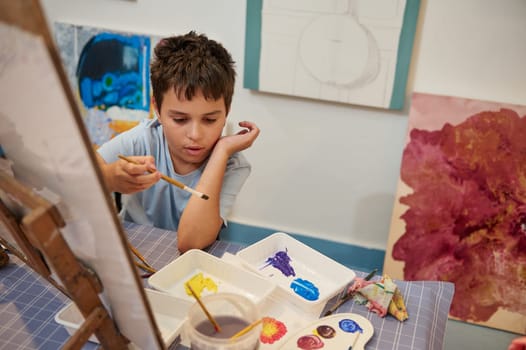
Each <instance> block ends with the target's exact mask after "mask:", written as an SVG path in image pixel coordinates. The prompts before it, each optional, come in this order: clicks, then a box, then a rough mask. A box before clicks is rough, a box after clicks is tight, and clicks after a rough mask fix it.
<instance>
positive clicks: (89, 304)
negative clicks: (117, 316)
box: [0, 171, 128, 349]
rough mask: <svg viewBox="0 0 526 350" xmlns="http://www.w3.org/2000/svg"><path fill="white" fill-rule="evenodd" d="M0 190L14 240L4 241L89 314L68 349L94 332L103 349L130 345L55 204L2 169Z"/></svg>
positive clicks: (0, 214) (2, 214) (0, 216)
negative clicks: (65, 232)
mask: <svg viewBox="0 0 526 350" xmlns="http://www.w3.org/2000/svg"><path fill="white" fill-rule="evenodd" d="M0 190H1V191H2V192H3V193H4V194H5V195H6V198H7V199H6V198H4V199H3V200H2V199H1V198H0V220H1V221H2V222H3V224H4V226H5V228H6V229H7V230H8V232H9V234H10V235H11V236H12V238H13V240H14V242H9V241H7V240H6V239H4V238H1V237H0V243H2V245H4V246H6V247H7V248H8V249H9V251H10V252H12V253H13V254H15V255H16V256H17V257H19V258H20V259H21V260H22V261H24V262H25V263H26V264H27V265H28V266H29V267H31V268H32V269H33V270H35V271H36V272H37V273H39V274H40V275H41V276H42V277H44V278H45V279H46V280H48V281H49V282H50V283H52V284H53V285H54V286H55V287H57V288H58V289H59V290H60V291H62V292H63V293H64V294H65V295H66V296H68V297H69V298H70V299H71V300H73V301H74V302H75V304H76V305H77V307H78V308H79V310H80V312H81V313H82V315H83V316H84V318H85V322H84V323H83V324H82V325H81V327H80V328H79V329H78V330H77V332H76V333H75V334H74V335H73V336H72V337H71V338H70V339H69V340H68V342H67V343H66V344H65V345H64V349H80V348H82V346H83V345H84V344H85V343H86V342H87V341H88V338H89V337H90V336H91V335H92V334H93V333H95V335H96V336H97V338H98V339H99V341H100V343H101V344H102V346H103V347H104V348H105V349H127V342H128V341H127V340H126V339H125V338H124V337H123V336H122V335H121V334H120V333H119V331H118V330H117V328H116V326H115V324H114V322H113V320H112V319H111V317H110V315H109V314H108V312H107V310H106V309H105V308H104V306H103V304H102V302H101V300H100V298H99V296H98V294H99V293H101V292H102V284H101V283H100V282H99V280H98V279H97V277H96V275H95V274H94V273H93V272H92V271H91V270H90V269H88V268H87V267H85V266H83V265H82V264H81V263H80V262H79V261H78V260H77V258H76V257H75V255H74V254H73V252H72V251H71V249H70V248H69V246H68V244H67V242H66V241H65V240H64V238H63V236H62V234H61V233H60V228H62V227H64V225H65V224H64V221H63V219H62V216H61V215H60V213H59V211H58V210H57V208H56V207H55V206H54V205H53V204H52V203H50V202H49V201H47V200H46V199H44V198H43V197H41V196H40V195H37V194H36V193H34V192H33V191H31V190H30V189H28V188H27V187H25V186H24V185H22V184H21V183H20V182H18V181H17V180H15V179H14V178H12V177H11V176H10V175H8V174H6V173H4V172H2V171H0ZM8 200H12V201H13V203H15V204H16V208H13V203H11V204H10V205H9V206H8V204H7V203H5V202H6V201H8ZM54 275H56V277H57V278H58V281H57V280H56V279H55V278H54Z"/></svg>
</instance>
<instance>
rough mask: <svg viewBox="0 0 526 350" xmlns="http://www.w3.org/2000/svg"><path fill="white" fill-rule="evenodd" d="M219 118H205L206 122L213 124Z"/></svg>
mask: <svg viewBox="0 0 526 350" xmlns="http://www.w3.org/2000/svg"><path fill="white" fill-rule="evenodd" d="M216 120H217V118H205V123H208V124H212V123H215V121H216Z"/></svg>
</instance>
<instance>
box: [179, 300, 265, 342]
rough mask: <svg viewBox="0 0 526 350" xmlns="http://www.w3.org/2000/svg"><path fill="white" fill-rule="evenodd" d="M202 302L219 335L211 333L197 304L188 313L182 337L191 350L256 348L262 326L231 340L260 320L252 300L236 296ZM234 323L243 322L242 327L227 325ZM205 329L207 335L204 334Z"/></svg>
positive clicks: (210, 325) (207, 322)
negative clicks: (185, 337) (234, 321)
mask: <svg viewBox="0 0 526 350" xmlns="http://www.w3.org/2000/svg"><path fill="white" fill-rule="evenodd" d="M202 302H203V304H204V305H205V306H206V309H207V310H208V312H209V313H210V314H211V315H212V317H213V318H214V319H215V321H216V322H217V323H218V324H219V327H220V328H221V331H220V332H219V333H217V332H216V331H214V327H213V326H212V323H211V321H210V320H209V319H208V317H207V316H206V314H205V313H204V311H203V309H202V308H201V307H200V306H199V304H198V303H197V302H196V303H194V305H193V306H192V307H191V308H190V310H189V311H188V320H187V322H186V324H185V335H186V336H187V338H188V342H189V344H190V348H191V349H192V350H254V349H256V348H258V346H259V335H260V333H261V324H258V325H256V326H255V327H254V328H252V329H250V330H248V331H247V332H246V333H244V334H243V335H240V336H239V337H236V338H234V339H230V337H232V336H233V335H234V334H236V333H238V332H240V331H241V330H243V329H245V327H248V326H249V325H251V324H252V323H254V322H255V321H257V320H258V319H259V318H260V315H259V312H258V309H257V306H256V304H254V302H253V301H252V300H251V299H249V298H247V297H244V296H243V295H239V294H233V293H217V294H214V295H208V296H205V297H203V298H202ZM233 319H234V320H242V321H243V322H245V323H244V324H237V326H236V327H233V326H232V325H231V324H229V322H231V321H232V320H233ZM203 325H204V327H203ZM200 329H201V331H200ZM204 329H208V331H206V332H204V333H203V330H204Z"/></svg>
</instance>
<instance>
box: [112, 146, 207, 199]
mask: <svg viewBox="0 0 526 350" xmlns="http://www.w3.org/2000/svg"><path fill="white" fill-rule="evenodd" d="M119 158H120V159H123V160H125V161H127V162H129V163H132V164H137V165H141V164H139V163H137V162H136V161H134V160H133V159H130V158H128V157H125V156H123V155H122V154H119ZM148 172H149V173H155V170H151V169H148ZM161 179H163V180H164V181H166V182H168V183H171V184H172V185H175V186H177V187H179V188H180V189H182V190H185V191H187V192H190V193H191V194H193V195H196V196H197V197H199V198H202V199H208V198H210V197H208V195H206V194H204V193H201V192H199V191H196V190H194V189H193V188H190V187H188V186H186V185H185V184H184V183H182V182H179V181H177V180H175V179H172V178H171V177H168V176H166V175H164V174H161Z"/></svg>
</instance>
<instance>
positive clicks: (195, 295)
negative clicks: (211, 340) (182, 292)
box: [185, 282, 221, 333]
mask: <svg viewBox="0 0 526 350" xmlns="http://www.w3.org/2000/svg"><path fill="white" fill-rule="evenodd" d="M185 284H186V286H187V287H188V289H189V290H190V292H191V293H192V295H193V296H194V298H195V300H197V302H198V303H199V306H201V309H203V311H204V313H205V315H206V317H208V320H210V322H211V323H212V325H214V329H215V330H216V332H218V333H219V332H221V328H220V327H219V325H218V324H217V322H216V320H214V318H213V317H212V315H211V314H210V312H208V310H207V309H206V307H205V304H203V302H202V301H201V298H199V295H197V293H196V292H195V291H194V289H193V288H192V286H191V285H190V283H188V282H186V283H185Z"/></svg>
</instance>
